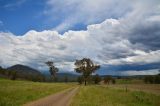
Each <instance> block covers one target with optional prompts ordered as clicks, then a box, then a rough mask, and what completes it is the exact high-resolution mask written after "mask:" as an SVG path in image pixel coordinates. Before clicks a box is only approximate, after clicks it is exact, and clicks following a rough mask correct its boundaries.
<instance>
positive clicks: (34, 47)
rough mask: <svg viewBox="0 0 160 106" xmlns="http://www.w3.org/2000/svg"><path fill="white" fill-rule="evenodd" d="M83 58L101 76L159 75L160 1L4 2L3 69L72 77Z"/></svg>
mask: <svg viewBox="0 0 160 106" xmlns="http://www.w3.org/2000/svg"><path fill="white" fill-rule="evenodd" d="M83 57H87V58H91V59H92V60H93V61H94V62H95V63H97V64H100V65H101V69H100V70H99V71H97V72H98V73H99V74H112V75H153V74H158V73H159V70H160V1H159V0H63V1H62V0H0V66H2V67H9V66H12V65H15V64H23V65H28V66H31V67H33V68H36V69H38V70H40V71H46V70H47V66H46V65H45V64H44V62H46V61H48V60H52V61H54V62H55V65H56V66H57V67H58V68H59V69H60V71H67V72H68V71H69V72H72V71H74V70H73V67H74V61H75V59H82V58H83Z"/></svg>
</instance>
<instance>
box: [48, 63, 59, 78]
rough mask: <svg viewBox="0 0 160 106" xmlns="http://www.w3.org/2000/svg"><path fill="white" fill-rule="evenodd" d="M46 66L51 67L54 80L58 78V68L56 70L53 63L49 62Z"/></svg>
mask: <svg viewBox="0 0 160 106" xmlns="http://www.w3.org/2000/svg"><path fill="white" fill-rule="evenodd" d="M46 64H47V65H48V67H49V72H50V74H51V75H52V76H53V78H54V79H55V78H56V73H57V72H58V68H56V67H55V66H54V64H53V62H52V61H48V62H46Z"/></svg>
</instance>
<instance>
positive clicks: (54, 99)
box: [23, 87, 78, 106]
mask: <svg viewBox="0 0 160 106" xmlns="http://www.w3.org/2000/svg"><path fill="white" fill-rule="evenodd" d="M77 91H78V87H76V88H71V89H68V90H65V91H62V92H60V93H56V94H53V95H50V96H47V97H45V98H41V99H39V100H36V101H33V102H30V103H27V104H25V105H23V106H69V104H70V102H71V100H72V97H73V96H74V95H75V94H76V92H77Z"/></svg>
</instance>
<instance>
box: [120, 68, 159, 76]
mask: <svg viewBox="0 0 160 106" xmlns="http://www.w3.org/2000/svg"><path fill="white" fill-rule="evenodd" d="M159 73H160V72H159V70H158V69H152V70H143V71H135V70H133V71H132V70H130V71H123V72H121V74H122V75H130V76H132V75H157V74H159Z"/></svg>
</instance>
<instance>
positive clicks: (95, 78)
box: [77, 74, 116, 84]
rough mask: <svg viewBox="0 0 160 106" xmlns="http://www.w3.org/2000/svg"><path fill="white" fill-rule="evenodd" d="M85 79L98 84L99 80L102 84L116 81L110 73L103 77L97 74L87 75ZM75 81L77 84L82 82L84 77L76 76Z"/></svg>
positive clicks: (89, 82)
mask: <svg viewBox="0 0 160 106" xmlns="http://www.w3.org/2000/svg"><path fill="white" fill-rule="evenodd" d="M87 81H88V84H99V83H100V82H102V83H104V84H110V83H112V84H115V83H116V80H115V78H113V77H112V76H111V75H106V76H105V77H101V76H99V75H98V74H96V75H92V76H89V77H88V78H87ZM77 82H78V83H79V84H82V83H84V77H83V76H79V77H78V78H77Z"/></svg>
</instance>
